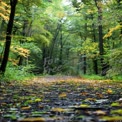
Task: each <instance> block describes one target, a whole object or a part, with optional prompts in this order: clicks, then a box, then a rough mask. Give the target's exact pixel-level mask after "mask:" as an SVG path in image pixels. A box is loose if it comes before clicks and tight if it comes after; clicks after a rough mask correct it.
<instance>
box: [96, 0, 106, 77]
mask: <svg viewBox="0 0 122 122" xmlns="http://www.w3.org/2000/svg"><path fill="white" fill-rule="evenodd" d="M95 4H96V7H97V9H98V32H99V54H100V62H101V75H102V76H103V75H105V72H104V70H105V69H104V62H103V60H104V59H103V54H104V49H103V27H102V7H101V4H102V3H101V1H100V0H98V1H97V0H95Z"/></svg>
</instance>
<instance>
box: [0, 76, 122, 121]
mask: <svg viewBox="0 0 122 122" xmlns="http://www.w3.org/2000/svg"><path fill="white" fill-rule="evenodd" d="M121 121H122V84H121V82H118V83H117V82H111V81H109V80H106V81H103V80H99V81H98V80H96V81H95V80H86V79H82V78H80V77H75V76H45V77H38V78H34V79H33V80H30V81H23V82H21V81H20V82H15V81H14V82H10V83H3V84H1V85H0V122H121Z"/></svg>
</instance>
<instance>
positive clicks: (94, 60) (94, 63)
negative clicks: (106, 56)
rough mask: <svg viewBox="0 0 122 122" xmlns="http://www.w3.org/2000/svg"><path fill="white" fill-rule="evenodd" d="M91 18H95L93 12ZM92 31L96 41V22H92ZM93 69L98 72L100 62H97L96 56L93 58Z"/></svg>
mask: <svg viewBox="0 0 122 122" xmlns="http://www.w3.org/2000/svg"><path fill="white" fill-rule="evenodd" d="M91 19H92V20H93V19H94V17H93V14H91ZM92 31H93V40H94V42H96V41H97V39H96V35H95V33H96V32H95V25H94V23H92ZM93 69H94V73H95V74H98V63H97V59H96V58H94V59H93Z"/></svg>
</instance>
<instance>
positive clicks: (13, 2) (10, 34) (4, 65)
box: [0, 0, 18, 74]
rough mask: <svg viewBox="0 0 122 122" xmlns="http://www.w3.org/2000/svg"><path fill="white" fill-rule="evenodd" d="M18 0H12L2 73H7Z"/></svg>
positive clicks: (0, 68)
mask: <svg viewBox="0 0 122 122" xmlns="http://www.w3.org/2000/svg"><path fill="white" fill-rule="evenodd" d="M17 2H18V0H10V6H11V11H10V17H9V22H8V25H7V31H6V42H5V50H4V55H3V60H2V63H1V67H0V72H1V73H2V74H4V73H5V71H6V66H7V62H8V57H9V52H10V45H11V36H12V28H13V23H14V16H15V9H16V5H17Z"/></svg>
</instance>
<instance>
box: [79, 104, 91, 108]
mask: <svg viewBox="0 0 122 122" xmlns="http://www.w3.org/2000/svg"><path fill="white" fill-rule="evenodd" d="M80 107H82V108H88V107H90V106H89V105H87V104H81V105H80Z"/></svg>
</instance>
